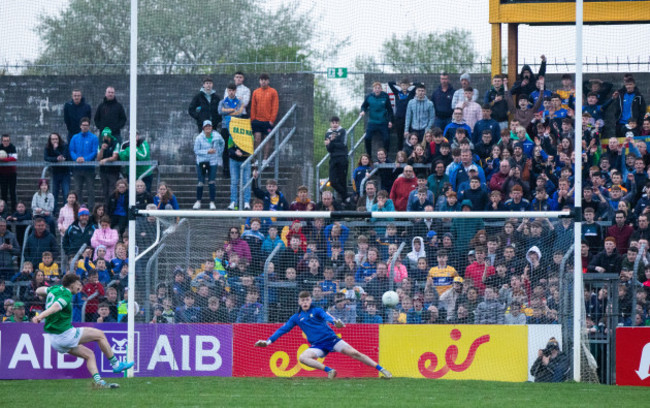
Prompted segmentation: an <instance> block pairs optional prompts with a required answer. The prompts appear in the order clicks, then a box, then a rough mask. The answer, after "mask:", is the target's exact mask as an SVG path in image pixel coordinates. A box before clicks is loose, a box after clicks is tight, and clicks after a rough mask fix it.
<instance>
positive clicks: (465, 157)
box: [449, 150, 485, 192]
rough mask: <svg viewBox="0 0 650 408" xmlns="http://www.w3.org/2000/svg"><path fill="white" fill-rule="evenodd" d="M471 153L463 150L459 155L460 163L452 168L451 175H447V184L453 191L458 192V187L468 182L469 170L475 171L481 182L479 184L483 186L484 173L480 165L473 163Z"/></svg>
mask: <svg viewBox="0 0 650 408" xmlns="http://www.w3.org/2000/svg"><path fill="white" fill-rule="evenodd" d="M472 159H473V158H472V152H471V151H470V150H464V151H461V153H460V163H459V164H458V166H456V167H455V168H454V170H453V171H452V173H451V174H450V175H449V182H450V183H451V187H452V188H453V189H454V191H456V192H458V187H459V186H460V185H461V184H462V183H463V182H466V181H469V170H470V169H476V171H477V173H478V177H479V179H480V180H481V184H485V172H484V171H483V168H482V167H481V166H480V164H477V163H474V162H473V161H472Z"/></svg>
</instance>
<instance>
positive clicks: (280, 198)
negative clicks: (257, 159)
mask: <svg viewBox="0 0 650 408" xmlns="http://www.w3.org/2000/svg"><path fill="white" fill-rule="evenodd" d="M258 176H259V174H258V172H257V170H254V171H253V194H255V197H257V198H259V199H260V200H262V201H264V211H287V210H288V209H289V204H288V203H287V200H286V199H285V198H284V195H283V194H282V192H280V191H278V182H277V181H275V180H274V179H268V180H267V181H266V191H263V190H261V189H259V188H258V187H257V177H258ZM246 204H248V203H246ZM244 209H247V210H248V209H250V207H247V206H246V205H245V206H244Z"/></svg>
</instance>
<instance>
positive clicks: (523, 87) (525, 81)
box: [510, 55, 546, 112]
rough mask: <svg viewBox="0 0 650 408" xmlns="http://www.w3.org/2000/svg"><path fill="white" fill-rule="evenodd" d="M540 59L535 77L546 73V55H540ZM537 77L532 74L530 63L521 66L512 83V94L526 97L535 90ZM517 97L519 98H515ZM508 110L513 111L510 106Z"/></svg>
mask: <svg viewBox="0 0 650 408" xmlns="http://www.w3.org/2000/svg"><path fill="white" fill-rule="evenodd" d="M540 59H541V60H542V63H541V64H540V66H539V71H538V72H537V77H540V76H541V77H543V76H544V75H545V74H546V56H544V55H542V56H541V57H540ZM537 77H536V76H535V74H533V70H532V69H531V68H530V65H528V64H525V65H524V66H523V67H522V68H521V72H520V73H519V76H518V77H517V81H516V82H515V83H514V84H513V85H512V91H511V93H512V95H515V96H519V95H526V98H528V96H529V95H530V94H531V93H533V91H535V82H536V81H537ZM510 99H512V98H510ZM518 99H519V98H517V100H518ZM541 103H542V102H541V101H540V105H541ZM510 112H513V110H512V108H511V109H510Z"/></svg>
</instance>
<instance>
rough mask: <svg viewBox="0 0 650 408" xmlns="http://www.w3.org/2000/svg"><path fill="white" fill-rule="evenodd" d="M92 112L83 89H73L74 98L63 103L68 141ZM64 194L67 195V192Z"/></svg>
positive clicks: (79, 130) (79, 129)
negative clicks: (83, 119) (82, 120)
mask: <svg viewBox="0 0 650 408" xmlns="http://www.w3.org/2000/svg"><path fill="white" fill-rule="evenodd" d="M92 114H93V113H92V109H91V108H90V105H89V104H87V103H86V98H84V97H83V95H82V94H81V90H80V89H73V90H72V99H70V100H69V101H68V102H66V103H65V105H63V121H64V122H65V127H66V128H67V129H68V143H70V141H71V140H72V137H73V136H74V135H76V134H77V133H79V132H81V128H80V127H79V122H80V121H81V119H82V118H88V119H90V118H91V117H92ZM63 195H64V196H65V195H66V192H64V193H63Z"/></svg>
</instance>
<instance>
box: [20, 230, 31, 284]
mask: <svg viewBox="0 0 650 408" xmlns="http://www.w3.org/2000/svg"><path fill="white" fill-rule="evenodd" d="M32 225H33V224H29V225H28V226H27V228H25V235H23V237H24V238H23V247H22V249H21V250H20V267H19V268H18V271H19V272H20V271H22V270H23V264H24V263H25V247H26V246H27V245H26V244H27V238H29V233H30V232H31V230H32Z"/></svg>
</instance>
